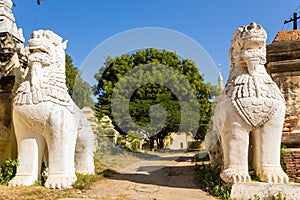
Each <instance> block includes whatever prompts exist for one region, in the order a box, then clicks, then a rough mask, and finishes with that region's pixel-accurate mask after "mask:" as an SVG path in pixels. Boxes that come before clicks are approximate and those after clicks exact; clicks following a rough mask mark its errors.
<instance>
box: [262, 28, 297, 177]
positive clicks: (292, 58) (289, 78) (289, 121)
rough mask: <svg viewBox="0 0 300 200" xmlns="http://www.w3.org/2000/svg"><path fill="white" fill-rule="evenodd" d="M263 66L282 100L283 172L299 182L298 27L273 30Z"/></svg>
mask: <svg viewBox="0 0 300 200" xmlns="http://www.w3.org/2000/svg"><path fill="white" fill-rule="evenodd" d="M266 67H267V70H268V72H269V73H270V75H271V76H272V78H273V80H274V81H275V82H276V83H277V85H278V87H279V88H280V90H281V92H282V93H283V95H284V97H285V100H286V118H285V123H284V128H283V132H282V144H283V145H285V146H286V147H287V148H286V149H285V150H284V152H285V153H284V161H285V163H286V168H287V173H288V174H289V176H290V177H293V178H295V179H296V180H297V181H298V182H300V120H299V119H300V30H294V31H281V32H279V33H278V34H277V36H276V37H275V39H274V41H273V42H272V44H270V45H268V46H267V65H266Z"/></svg>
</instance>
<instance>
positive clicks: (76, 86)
mask: <svg viewBox="0 0 300 200" xmlns="http://www.w3.org/2000/svg"><path fill="white" fill-rule="evenodd" d="M66 85H67V88H68V93H69V95H70V96H71V97H72V99H73V100H74V102H75V103H76V105H77V106H78V107H79V108H83V107H84V106H88V107H93V106H94V101H93V99H92V91H91V86H90V85H89V84H88V83H87V82H85V81H83V79H82V77H81V74H80V71H79V70H78V69H77V68H76V67H75V66H74V65H73V59H72V58H71V56H69V55H68V54H66Z"/></svg>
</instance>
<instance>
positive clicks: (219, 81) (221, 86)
mask: <svg viewBox="0 0 300 200" xmlns="http://www.w3.org/2000/svg"><path fill="white" fill-rule="evenodd" d="M218 83H219V88H220V89H221V90H223V89H224V86H223V77H222V73H221V64H219V77H218Z"/></svg>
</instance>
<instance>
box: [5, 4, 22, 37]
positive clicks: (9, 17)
mask: <svg viewBox="0 0 300 200" xmlns="http://www.w3.org/2000/svg"><path fill="white" fill-rule="evenodd" d="M12 7H13V3H12V1H11V0H0V33H10V34H12V35H13V36H14V37H15V38H16V39H18V40H20V41H21V42H24V37H23V33H22V29H19V30H18V29H17V25H16V23H15V17H14V15H13V13H12Z"/></svg>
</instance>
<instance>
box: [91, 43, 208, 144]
mask: <svg viewBox="0 0 300 200" xmlns="http://www.w3.org/2000/svg"><path fill="white" fill-rule="evenodd" d="M176 73H177V74H176ZM166 74H167V75H166ZM178 74H179V75H178ZM95 78H96V80H97V81H98V84H97V86H96V87H95V88H94V94H95V95H96V96H97V99H98V102H97V105H96V116H97V117H98V118H101V117H102V116H103V115H109V116H110V117H111V119H112V121H113V123H114V124H115V126H116V128H117V129H118V127H120V126H122V127H128V129H126V130H125V131H124V129H119V130H118V131H119V132H121V133H123V134H126V132H129V131H132V128H133V127H135V126H134V125H133V124H137V125H138V126H140V127H148V129H147V130H148V131H150V132H152V133H150V134H151V135H152V136H153V137H154V138H155V139H156V140H162V139H163V138H164V137H165V136H166V135H167V134H168V133H170V132H177V131H178V130H179V129H180V127H184V128H185V130H190V131H192V129H197V130H196V131H195V132H196V133H197V134H196V135H195V138H196V139H203V138H204V136H205V133H206V131H207V129H208V124H209V121H210V116H211V103H210V102H209V98H210V95H209V91H208V88H207V85H206V83H204V79H203V76H202V75H201V74H200V73H199V71H198V68H197V66H196V65H195V63H194V62H193V61H191V60H189V59H180V57H179V56H177V55H176V53H174V52H169V51H166V50H162V51H161V50H157V49H153V48H149V49H144V50H139V51H136V52H135V53H132V54H123V55H121V56H117V57H115V58H111V57H108V58H107V59H106V62H105V63H104V66H102V67H101V68H100V69H99V71H98V73H97V74H95ZM185 82H186V83H185ZM142 83H143V84H142ZM189 88H190V89H189ZM189 90H192V91H189ZM190 92H191V93H192V96H193V95H194V96H195V102H193V101H192V100H191V99H192V96H191V94H190ZM114 95H115V96H120V97H124V96H126V97H128V98H129V100H128V101H129V106H128V107H129V114H130V116H127V115H126V116H127V117H123V118H120V119H121V121H120V120H119V121H118V122H116V119H115V118H119V116H118V115H114V116H113V115H112V111H113V109H115V110H116V109H118V108H119V111H120V112H124V110H125V107H126V106H127V105H128V102H127V101H125V103H124V104H122V102H118V103H115V104H114V107H112V103H113V102H114V101H113V98H114ZM126 104H127V105H126ZM115 107H118V108H115ZM183 110H185V112H184V113H183ZM195 111H197V112H195ZM194 114H197V115H198V116H195V115H194ZM124 116H125V115H124ZM193 118H195V119H198V118H199V120H197V124H196V126H195V124H194V125H192V124H190V121H192V119H193ZM164 121H165V122H164ZM163 122H164V123H163ZM153 124H156V126H152V125H153ZM151 128H152V129H151ZM187 128H188V129H187ZM133 131H134V130H133Z"/></svg>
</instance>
